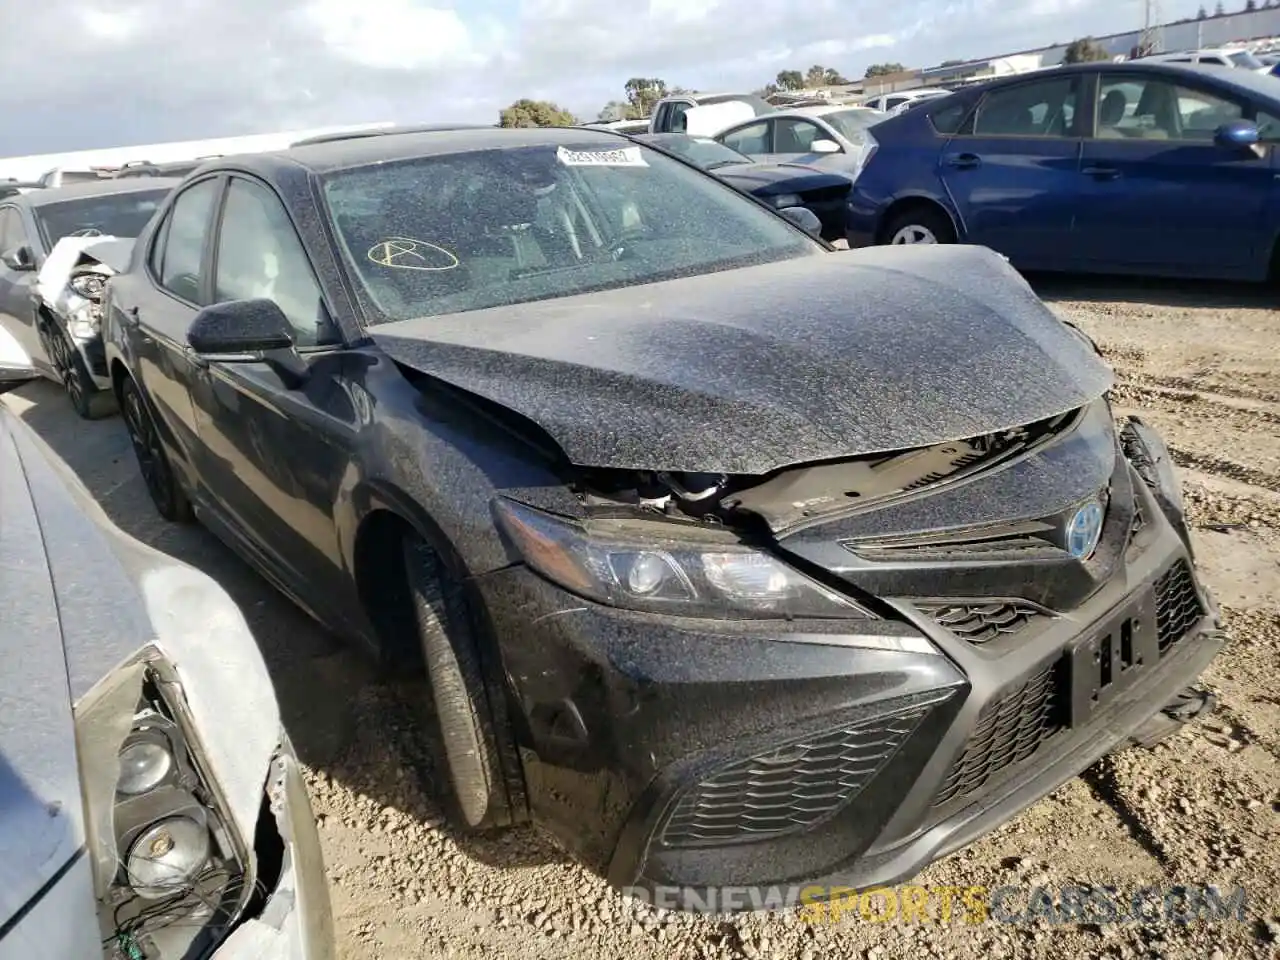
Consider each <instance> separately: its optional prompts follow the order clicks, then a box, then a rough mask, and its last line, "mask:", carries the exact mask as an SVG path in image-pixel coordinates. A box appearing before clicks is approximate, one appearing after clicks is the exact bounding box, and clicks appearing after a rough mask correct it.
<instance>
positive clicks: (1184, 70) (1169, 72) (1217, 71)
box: [939, 57, 1280, 104]
mask: <svg viewBox="0 0 1280 960" xmlns="http://www.w3.org/2000/svg"><path fill="white" fill-rule="evenodd" d="M1103 72H1107V73H1112V72H1123V73H1152V74H1156V75H1159V76H1165V77H1170V78H1173V79H1176V78H1178V77H1184V78H1195V79H1197V80H1201V81H1204V80H1208V81H1210V82H1211V83H1214V84H1218V85H1219V86H1225V87H1231V88H1234V89H1235V90H1236V91H1237V92H1239V93H1244V94H1247V95H1249V96H1251V97H1257V98H1260V99H1263V100H1269V101H1271V102H1272V103H1273V104H1280V84H1277V83H1276V78H1275V77H1272V76H1267V75H1266V74H1262V73H1255V72H1254V71H1252V70H1235V69H1223V68H1222V67H1214V66H1202V65H1200V64H1198V63H1168V62H1165V61H1163V60H1151V59H1148V58H1146V57H1144V58H1142V59H1141V60H1124V61H1121V62H1120V63H1113V62H1111V61H1110V60H1104V61H1094V62H1093V63H1064V64H1062V65H1061V66H1059V67H1055V68H1053V71H1052V73H1050V72H1049V71H1047V70H1046V71H1041V70H1033V71H1029V72H1027V73H1019V74H1014V75H1013V76H1009V77H999V78H998V79H994V80H987V81H984V82H982V83H975V84H973V85H972V86H970V87H966V88H965V91H966V92H967V91H969V90H976V91H978V93H979V94H981V93H982V92H983V91H985V90H996V89H999V88H1001V87H1005V86H1014V85H1016V84H1018V83H1025V82H1026V81H1028V80H1030V79H1031V78H1033V77H1041V76H1045V75H1047V76H1052V77H1059V76H1063V75H1070V74H1073V73H1103ZM958 92H959V91H958ZM939 99H941V98H939Z"/></svg>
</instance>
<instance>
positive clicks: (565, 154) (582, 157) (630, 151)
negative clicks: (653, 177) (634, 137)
mask: <svg viewBox="0 0 1280 960" xmlns="http://www.w3.org/2000/svg"><path fill="white" fill-rule="evenodd" d="M556 159H557V160H559V161H560V162H561V163H563V164H564V165H565V166H566V167H647V166H648V165H649V164H648V163H647V162H646V161H645V159H644V156H643V155H642V154H641V153H640V148H639V147H622V148H620V149H618V150H567V149H565V148H564V147H558V148H557V149H556Z"/></svg>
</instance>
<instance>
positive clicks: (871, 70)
mask: <svg viewBox="0 0 1280 960" xmlns="http://www.w3.org/2000/svg"><path fill="white" fill-rule="evenodd" d="M906 69H907V68H906V67H904V66H903V65H902V64H900V63H873V64H872V65H871V66H869V67H867V72H866V75H865V76H866V78H867V79H868V80H870V79H871V78H872V77H887V76H889V74H891V73H903V72H905V71H906Z"/></svg>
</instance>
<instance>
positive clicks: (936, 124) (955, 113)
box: [929, 102, 969, 136]
mask: <svg viewBox="0 0 1280 960" xmlns="http://www.w3.org/2000/svg"><path fill="white" fill-rule="evenodd" d="M968 113H969V105H968V104H967V103H964V102H959V103H948V104H944V105H943V106H940V107H935V108H934V109H933V110H931V111H929V122H930V123H932V124H933V129H935V130H937V131H938V132H939V133H941V134H943V135H944V136H951V135H952V134H954V133H956V132H957V131H958V130H959V129H960V124H962V123H964V118H965V116H966V115H967V114H968Z"/></svg>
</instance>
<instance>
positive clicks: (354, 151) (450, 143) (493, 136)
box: [197, 127, 630, 179]
mask: <svg viewBox="0 0 1280 960" xmlns="http://www.w3.org/2000/svg"><path fill="white" fill-rule="evenodd" d="M629 139H630V138H629V137H626V136H624V135H622V134H617V133H614V132H612V131H610V130H608V129H604V128H600V127H477V128H474V129H460V128H455V129H450V130H434V131H427V132H420V133H404V134H398V135H396V136H385V137H356V138H350V139H343V140H332V141H327V142H325V143H310V144H304V145H302V146H295V147H290V148H289V149H287V150H277V151H271V152H266V153H245V154H240V155H238V156H229V157H220V158H218V159H217V160H212V161H210V162H209V163H207V164H205V165H203V166H201V168H200V170H199V171H197V172H198V173H208V172H211V171H214V170H222V169H235V170H245V171H248V172H250V173H256V174H258V175H259V176H262V177H266V178H268V179H270V178H278V177H288V176H289V175H290V174H291V173H294V174H296V173H297V172H299V171H304V172H310V173H314V174H320V175H323V174H327V173H331V172H334V171H337V170H345V169H349V168H352V167H364V166H370V165H372V164H376V163H385V162H394V161H397V160H413V159H416V158H419V157H440V156H448V155H449V154H453V153H469V152H472V151H478V150H514V149H519V148H521V147H538V146H558V145H561V144H564V145H568V144H575V145H579V146H581V145H583V144H599V145H600V147H601V148H602V149H610V148H614V147H616V146H617V144H618V143H619V142H620V141H621V142H626V141H629Z"/></svg>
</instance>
